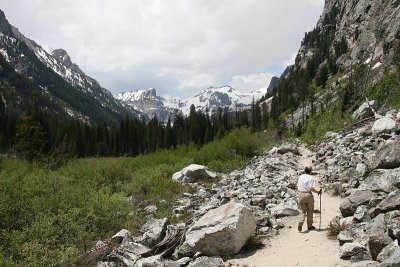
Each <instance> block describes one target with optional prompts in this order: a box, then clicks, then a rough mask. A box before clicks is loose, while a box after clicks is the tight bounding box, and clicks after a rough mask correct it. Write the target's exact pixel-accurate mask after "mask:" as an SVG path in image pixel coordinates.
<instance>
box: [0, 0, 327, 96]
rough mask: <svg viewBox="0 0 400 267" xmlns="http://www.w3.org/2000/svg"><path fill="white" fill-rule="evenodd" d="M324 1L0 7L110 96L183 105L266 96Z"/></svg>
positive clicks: (149, 0) (59, 1)
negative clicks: (210, 98) (145, 96)
mask: <svg viewBox="0 0 400 267" xmlns="http://www.w3.org/2000/svg"><path fill="white" fill-rule="evenodd" d="M324 2H325V1H324V0H1V3H0V9H1V10H3V11H4V12H5V15H6V17H7V19H8V21H9V22H10V23H11V24H12V25H14V26H15V27H17V28H18V29H19V30H20V31H21V32H22V33H23V34H24V35H25V36H26V37H28V38H30V39H32V40H34V41H36V42H37V43H38V44H39V45H41V46H42V47H43V48H44V49H46V50H47V51H48V52H51V51H52V50H54V49H58V48H63V49H65V50H66V51H67V52H68V54H69V55H70V57H71V60H72V61H73V62H74V63H76V64H78V65H79V67H80V68H81V69H82V70H83V71H84V72H85V73H86V74H87V75H89V76H91V77H93V78H95V79H96V80H98V81H99V82H100V84H101V85H102V86H103V87H105V88H107V89H108V90H110V91H111V92H112V93H113V94H116V93H120V92H126V91H132V90H139V89H147V88H156V90H157V94H158V95H162V96H165V97H178V98H186V97H190V96H193V95H195V94H197V93H200V92H201V91H203V90H204V89H206V88H208V87H210V86H214V87H218V86H224V85H230V86H232V87H234V88H236V89H238V90H241V91H244V92H249V91H251V90H254V89H258V88H261V87H266V86H268V84H269V81H270V79H271V77H272V76H279V75H280V74H281V73H282V72H283V70H284V69H285V67H286V66H287V65H289V64H292V63H293V62H294V58H295V56H296V54H297V51H298V49H299V47H300V43H301V40H302V38H303V37H304V33H305V32H307V31H310V30H312V29H313V28H314V27H315V25H316V23H317V21H318V19H319V17H320V15H321V14H322V9H323V5H324Z"/></svg>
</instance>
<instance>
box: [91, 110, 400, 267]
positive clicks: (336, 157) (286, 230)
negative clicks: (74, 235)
mask: <svg viewBox="0 0 400 267" xmlns="http://www.w3.org/2000/svg"><path fill="white" fill-rule="evenodd" d="M399 118H400V114H399V113H398V112H397V111H388V112H387V113H386V115H385V116H384V117H380V116H377V117H376V118H373V119H367V120H364V121H362V122H361V123H359V124H358V125H355V126H353V127H351V128H347V129H344V130H343V131H342V132H339V133H328V134H327V135H326V139H325V140H324V141H323V142H320V143H319V144H317V145H315V146H314V147H312V148H311V149H312V150H313V151H314V153H312V154H309V155H308V154H307V152H305V150H302V148H301V144H300V143H298V142H297V143H293V144H284V145H282V146H281V147H279V148H274V149H272V150H271V151H268V152H266V153H264V154H263V155H262V156H258V157H254V158H253V159H252V160H251V161H250V162H249V163H248V164H247V165H246V166H244V167H243V168H242V169H240V170H236V171H233V172H231V173H230V174H218V176H219V177H220V180H218V182H216V183H214V184H213V185H212V186H211V187H210V186H208V187H207V186H205V185H204V184H203V183H202V182H201V180H203V179H205V177H210V178H209V179H216V178H215V176H216V175H215V174H214V173H212V172H211V171H209V170H207V169H206V168H202V167H201V166H198V165H193V166H188V167H187V168H185V169H184V170H182V171H181V172H179V173H176V174H174V177H173V178H174V179H175V180H177V181H182V182H190V183H191V185H192V186H193V187H194V188H196V190H195V193H193V194H191V193H186V194H185V195H184V196H183V197H182V198H181V199H179V200H178V201H177V203H176V206H175V208H174V212H175V214H176V216H177V217H179V216H183V215H184V214H192V219H191V220H190V221H188V222H187V223H186V224H178V225H170V224H169V222H168V220H167V219H159V220H156V219H151V220H149V221H148V222H147V223H146V225H144V226H143V228H142V235H140V236H132V235H131V233H129V231H127V230H122V231H121V232H120V233H118V234H116V235H115V236H114V237H113V238H111V239H110V240H106V241H102V242H98V244H97V246H96V248H94V249H93V251H92V252H91V253H89V256H88V258H92V259H97V260H99V261H98V263H97V266H99V267H100V266H101V267H105V266H191V267H193V266H224V265H225V266H232V265H240V264H247V265H251V264H255V266H284V265H285V264H286V266H290V264H292V262H294V265H295V266H305V265H307V266H308V265H309V264H313V263H314V261H312V260H311V261H306V262H304V261H301V260H298V261H290V260H292V259H293V258H296V257H300V256H301V255H302V254H299V255H297V256H294V257H292V258H291V257H290V255H292V256H293V255H294V254H289V255H287V251H290V250H292V251H293V252H294V251H295V250H296V248H299V247H309V248H310V247H311V248H313V249H315V252H314V253H309V252H305V254H306V255H304V257H305V258H307V257H311V258H313V257H314V258H317V257H318V258H319V259H321V257H322V259H325V260H327V259H328V258H330V257H335V258H336V257H337V260H335V259H333V260H332V262H333V264H328V265H323V266H349V265H350V264H352V266H400V248H399V244H398V240H399V239H400V211H399V209H400V190H399V188H400V137H399V132H400V131H399V129H400V128H399ZM305 158H307V159H308V160H311V161H312V162H313V163H312V164H313V166H314V168H315V171H316V175H317V176H318V177H319V178H320V181H321V185H322V187H323V188H324V190H325V191H327V192H328V193H329V194H330V195H336V196H338V197H339V196H340V197H342V198H343V199H342V200H340V201H339V200H338V198H336V199H335V198H331V197H330V196H327V195H324V198H326V200H327V202H326V203H325V204H326V205H327V206H324V207H325V208H323V209H322V211H323V214H326V215H327V217H323V219H324V222H323V224H322V230H323V231H315V233H314V232H312V233H307V234H306V235H305V234H299V233H298V232H297V229H293V227H292V226H293V225H295V224H293V222H295V219H294V220H293V219H288V218H287V217H288V216H297V215H298V214H299V211H298V207H297V202H296V199H297V192H296V182H297V177H298V175H299V174H300V173H302V169H303V167H304V165H306V164H308V162H304V159H305ZM198 179H200V180H198ZM339 202H341V204H340V206H339V209H340V212H339V210H338V209H337V205H336V208H335V204H334V203H337V204H338V203H339ZM328 204H329V205H331V206H329V205H328ZM317 206H318V202H317V205H316V208H318V207H317ZM331 207H332V208H331ZM328 209H329V214H330V215H328ZM336 210H337V215H338V216H337V217H336V218H334V219H333V220H332V221H331V219H332V218H329V216H332V217H334V216H335V214H334V213H335V212H336ZM331 211H332V212H333V213H331ZM291 218H295V217H291ZM316 218H318V217H316ZM328 221H331V222H330V223H328ZM328 228H332V229H333V230H337V231H338V236H337V241H330V240H329V239H327V237H326V232H327V231H326V230H327V229H328ZM332 229H331V230H332ZM340 230H341V231H340ZM279 233H281V236H284V237H285V239H282V238H281V239H279V238H272V239H271V237H276V236H277V235H279ZM290 237H295V238H294V239H293V238H292V239H290ZM319 237H322V239H321V240H319V241H317V243H315V242H314V241H315V240H317V239H318V238H319ZM261 238H264V240H271V241H270V244H271V246H272V248H273V249H275V248H280V249H278V251H281V252H282V253H281V254H275V255H272V258H275V259H276V258H279V259H281V261H279V264H277V265H271V261H270V260H268V258H267V256H266V255H264V254H262V253H261V254H258V255H259V257H258V258H257V260H258V261H256V260H252V258H251V256H250V255H257V250H256V248H258V247H259V245H260V242H259V241H255V240H260V239H261ZM274 240H275V241H274ZM276 240H278V241H276ZM279 240H281V241H279ZM282 240H284V241H282ZM310 240H311V241H310ZM324 240H325V241H324ZM285 242H286V244H287V243H290V246H289V245H285ZM307 242H308V243H307ZM318 242H319V243H318ZM329 242H330V243H329ZM332 242H333V243H332ZM264 243H265V241H264ZM267 243H268V242H267ZM304 243H307V244H308V246H304ZM110 244H111V245H110ZM310 244H311V245H310ZM339 245H340V249H339ZM326 247H328V250H324V249H323V248H326ZM335 247H336V248H337V249H336V248H335ZM265 249H268V247H267V248H263V249H262V250H265ZM273 249H270V250H273ZM288 249H289V250H288ZM329 249H333V250H329ZM285 250H286V251H285ZM249 251H250V252H251V253H250V254H248V253H249ZM258 251H259V252H260V250H258ZM274 251H276V250H274ZM335 251H336V252H335ZM284 252H286V254H285V253H284ZM227 255H228V256H227ZM232 255H239V256H232ZM285 255H286V256H285ZM232 257H235V258H238V257H239V258H240V257H241V258H242V260H238V261H235V260H234V261H232V260H230V261H228V259H230V258H232ZM339 257H340V258H341V259H343V260H346V262H344V261H340V259H339ZM243 258H244V259H246V258H248V259H249V261H246V260H243ZM270 259H271V258H270ZM285 260H286V261H285ZM332 262H331V263H332ZM267 263H269V264H267ZM324 263H328V262H327V261H324ZM282 264H283V265H282ZM287 264H289V265H287ZM303 264H305V265H303ZM314 265H315V264H314ZM317 265H318V263H317ZM319 266H322V265H319Z"/></svg>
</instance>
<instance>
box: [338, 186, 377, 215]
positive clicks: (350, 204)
mask: <svg viewBox="0 0 400 267" xmlns="http://www.w3.org/2000/svg"><path fill="white" fill-rule="evenodd" d="M374 197H375V194H374V193H372V192H371V191H369V190H356V191H355V192H354V193H353V194H352V195H350V196H349V197H347V198H346V199H345V200H344V201H343V202H342V203H341V204H340V207H339V209H340V212H341V213H342V215H343V217H348V216H352V215H353V214H354V212H355V211H356V209H357V207H358V206H360V205H364V204H368V202H369V201H370V199H371V198H374Z"/></svg>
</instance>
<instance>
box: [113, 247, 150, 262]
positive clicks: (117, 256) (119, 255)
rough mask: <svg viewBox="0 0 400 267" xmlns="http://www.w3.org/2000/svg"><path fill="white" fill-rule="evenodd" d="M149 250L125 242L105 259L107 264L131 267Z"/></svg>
mask: <svg viewBox="0 0 400 267" xmlns="http://www.w3.org/2000/svg"><path fill="white" fill-rule="evenodd" d="M150 251H151V250H150V249H149V248H148V247H146V246H143V245H142V244H139V243H134V242H127V243H125V244H123V245H121V246H119V247H117V248H116V249H115V250H114V251H113V252H111V254H109V255H108V256H107V257H106V261H108V262H116V263H117V266H121V265H122V266H133V265H134V264H135V263H136V262H137V261H138V260H139V259H140V258H141V257H142V255H144V254H147V253H149V252H150Z"/></svg>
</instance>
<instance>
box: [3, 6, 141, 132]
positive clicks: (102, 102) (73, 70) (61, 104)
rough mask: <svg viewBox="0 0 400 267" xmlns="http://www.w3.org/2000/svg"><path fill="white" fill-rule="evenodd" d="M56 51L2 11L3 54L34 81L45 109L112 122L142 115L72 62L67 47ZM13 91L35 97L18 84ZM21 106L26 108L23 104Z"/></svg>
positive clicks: (92, 121) (91, 119)
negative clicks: (26, 35) (117, 98)
mask: <svg viewBox="0 0 400 267" xmlns="http://www.w3.org/2000/svg"><path fill="white" fill-rule="evenodd" d="M0 11H1V10H0ZM54 53H55V54H54V56H53V55H51V54H49V53H48V52H47V51H46V50H44V49H43V48H42V47H41V46H40V45H38V44H37V43H36V42H35V41H33V40H31V39H29V38H27V37H25V36H24V35H23V34H22V33H21V32H20V31H19V30H18V29H17V28H16V27H14V26H12V25H11V24H10V23H9V22H8V20H7V18H6V17H5V14H4V12H3V11H1V12H0V55H1V56H2V57H3V58H4V59H5V61H6V62H7V63H5V64H10V65H11V66H12V68H13V69H14V70H15V72H16V74H17V75H21V76H23V77H25V78H28V79H30V80H32V81H33V82H34V84H35V86H34V87H36V88H35V90H36V91H37V92H38V93H39V94H40V95H41V98H42V99H44V100H43V101H44V102H43V101H42V102H40V103H39V104H40V105H41V108H42V109H48V110H49V111H52V112H55V113H59V114H60V113H63V114H65V115H67V116H70V117H71V118H77V119H79V120H81V121H86V122H88V123H107V124H110V123H112V122H113V121H114V122H115V121H119V120H120V119H122V118H123V117H124V116H126V115H131V116H140V113H139V112H137V111H135V110H133V109H132V108H131V107H128V106H125V105H124V104H122V103H120V102H119V101H117V100H115V99H114V97H113V96H112V94H111V92H110V91H108V90H107V89H105V88H103V87H102V86H101V85H100V84H99V83H98V82H97V81H96V80H95V79H93V78H91V77H89V76H87V75H86V74H85V73H84V72H83V71H82V70H80V69H79V67H78V66H77V65H76V64H74V63H72V61H71V59H70V57H69V55H68V54H67V52H66V51H65V50H55V52H54ZM11 90H13V91H14V92H15V93H17V94H19V95H20V97H21V98H22V99H25V102H26V101H28V102H29V98H30V97H31V96H30V95H29V94H26V92H25V93H21V92H22V90H23V89H22V88H20V87H19V86H14V87H13V88H12V89H11ZM2 97H3V98H5V97H4V95H3V96H2ZM50 102H52V105H50V104H49V103H50ZM54 104H55V106H58V107H57V108H56V109H54V108H49V106H54ZM20 108H22V109H24V108H25V107H24V106H23V105H22V104H21V105H20Z"/></svg>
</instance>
